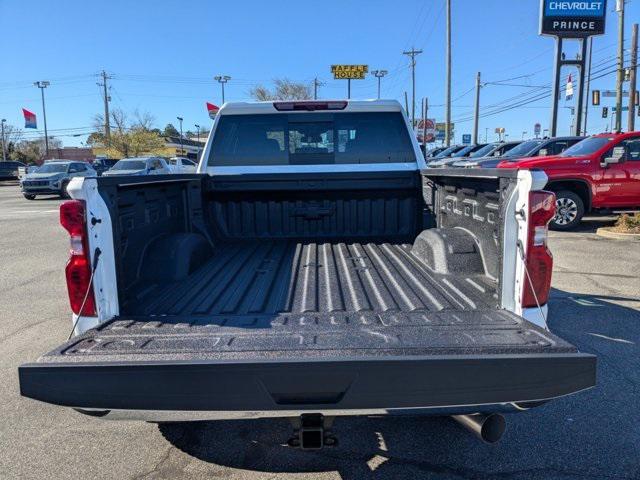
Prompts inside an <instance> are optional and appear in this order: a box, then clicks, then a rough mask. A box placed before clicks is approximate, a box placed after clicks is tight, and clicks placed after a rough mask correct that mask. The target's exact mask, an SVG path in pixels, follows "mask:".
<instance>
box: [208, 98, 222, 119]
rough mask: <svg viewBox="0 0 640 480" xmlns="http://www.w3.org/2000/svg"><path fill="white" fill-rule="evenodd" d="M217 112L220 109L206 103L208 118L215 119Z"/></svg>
mask: <svg viewBox="0 0 640 480" xmlns="http://www.w3.org/2000/svg"><path fill="white" fill-rule="evenodd" d="M219 110H220V107H217V106H215V105H214V104H213V103H209V102H207V111H208V112H209V118H211V119H213V118H215V116H216V114H217V113H218V111H219Z"/></svg>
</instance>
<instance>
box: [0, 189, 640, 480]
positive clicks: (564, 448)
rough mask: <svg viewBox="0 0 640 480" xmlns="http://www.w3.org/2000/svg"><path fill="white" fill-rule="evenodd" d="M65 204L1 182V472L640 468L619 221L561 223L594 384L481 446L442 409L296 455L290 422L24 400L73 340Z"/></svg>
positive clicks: (637, 280)
mask: <svg viewBox="0 0 640 480" xmlns="http://www.w3.org/2000/svg"><path fill="white" fill-rule="evenodd" d="M59 204H60V200H59V199H57V198H54V197H42V198H38V199H36V200H34V201H27V200H25V199H23V198H22V196H21V195H20V193H19V190H18V187H17V186H16V185H15V184H11V183H2V182H0V227H1V234H0V265H1V269H2V275H1V276H0V312H2V314H1V315H0V368H1V371H2V382H0V405H2V407H1V408H0V478H2V479H31V478H38V479H39V478H56V479H59V478H65V479H66V478H72V479H76V478H78V479H86V478H92V479H111V478H117V479H147V478H172V479H173V478H198V479H201V478H212V477H214V478H228V479H235V478H243V479H244V478H247V479H249V478H285V479H298V478H304V479H337V478H342V479H354V480H355V479H358V480H360V479H367V478H376V479H378V478H382V479H384V478H389V479H391V478H393V479H395V478H402V479H411V478H421V479H422V478H439V479H440V478H452V479H457V478H463V479H472V478H473V479H484V478H487V479H488V478H500V479H536V478H540V479H550V478H554V479H555V478H558V479H561V478H572V479H575V478H594V479H602V478H608V479H618V478H625V479H626V478H628V479H632V478H635V479H637V478H640V422H639V421H638V414H639V413H638V412H639V410H640V400H639V398H640V396H639V395H640V243H638V242H633V241H618V240H610V239H604V238H601V237H598V236H596V235H595V233H594V232H595V228H596V227H597V226H601V225H603V224H609V223H611V219H610V218H609V219H602V218H598V219H589V220H588V221H586V222H585V223H584V225H583V227H582V228H581V229H580V231H578V232H574V233H555V232H554V233H552V234H551V240H550V244H551V248H552V250H553V252H554V256H555V268H554V279H553V292H552V298H551V302H550V319H551V320H550V326H551V330H552V331H554V332H555V333H556V334H558V335H560V336H561V337H564V338H565V339H567V340H568V341H570V342H572V343H574V344H575V345H577V346H578V347H579V348H580V349H581V350H582V351H584V352H590V353H594V354H596V355H597V356H598V385H597V387H596V388H595V389H592V390H590V391H588V392H583V393H580V394H578V395H574V396H570V397H566V398H563V399H560V400H557V401H555V402H552V403H550V404H548V405H545V406H542V407H540V408H537V409H533V410H530V411H527V412H523V413H519V414H515V415H509V416H508V417H507V433H506V434H505V436H504V437H503V439H502V441H501V442H500V443H499V444H497V445H484V444H482V443H480V442H479V441H478V440H476V439H475V438H474V437H472V436H471V435H470V434H468V433H467V432H466V431H464V430H463V429H462V428H461V427H459V426H458V425H457V424H455V423H454V422H453V421H451V420H450V419H447V418H420V417H406V418H350V419H339V420H337V421H336V423H335V431H336V434H337V435H338V437H339V440H340V444H339V446H338V447H336V448H327V449H324V450H322V451H319V452H301V451H297V450H293V449H290V448H288V447H285V446H283V445H282V444H283V443H284V442H285V441H286V439H287V436H288V434H289V426H288V423H287V422H285V421H279V420H264V421H257V420H247V421H235V422H217V423H201V424H192V425H188V426H184V425H177V424H176V425H164V426H162V427H158V426H157V425H155V424H148V423H139V422H135V423H123V422H108V421H101V420H99V419H95V418H91V417H87V416H83V415H80V414H78V413H76V412H74V411H72V410H70V409H65V408H59V407H54V406H51V405H47V404H44V403H39V402H36V401H33V400H29V399H26V398H22V397H20V395H19V392H18V378H17V367H18V365H20V364H21V363H23V362H27V361H33V360H35V359H36V358H37V357H38V356H39V355H40V354H42V353H44V352H46V351H48V350H51V349H52V348H53V347H55V346H56V345H58V344H60V343H61V342H62V341H63V340H65V339H66V337H67V335H68V334H69V330H70V328H71V325H70V318H69V309H68V299H67V297H66V287H65V281H64V264H65V261H66V257H67V248H68V238H67V235H66V233H65V232H64V231H63V230H62V228H61V227H60V226H59V225H58V215H57V212H58V210H57V208H58V205H59Z"/></svg>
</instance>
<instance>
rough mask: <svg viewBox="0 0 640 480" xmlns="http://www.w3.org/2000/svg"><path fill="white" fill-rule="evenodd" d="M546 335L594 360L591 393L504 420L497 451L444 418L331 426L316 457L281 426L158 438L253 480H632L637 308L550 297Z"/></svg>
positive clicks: (179, 428)
mask: <svg viewBox="0 0 640 480" xmlns="http://www.w3.org/2000/svg"><path fill="white" fill-rule="evenodd" d="M609 300H611V301H617V300H623V301H630V302H638V304H637V306H635V305H634V307H635V308H628V307H624V306H620V305H616V304H614V303H611V301H609ZM550 327H551V330H552V331H553V332H554V333H556V334H558V335H559V336H561V337H563V338H564V339H566V340H568V341H570V342H571V343H573V344H574V345H576V346H577V347H578V348H579V349H580V350H581V351H583V352H589V353H594V354H596V355H597V356H598V385H597V387H596V388H594V389H591V390H589V391H586V392H581V393H579V394H576V395H571V396H568V397H565V398H560V399H556V400H555V401H552V402H550V403H549V404H547V405H544V406H542V407H538V408H535V409H532V410H529V411H526V412H522V413H518V414H511V415H507V416H506V418H507V432H506V433H505V436H504V437H503V439H502V440H501V442H500V443H498V444H496V445H485V444H483V443H481V442H480V441H479V440H477V439H476V438H475V437H473V436H471V434H469V433H468V432H466V431H465V430H464V429H462V428H461V427H460V426H458V425H457V424H456V423H454V422H453V421H452V420H450V419H449V418H446V417H413V416H411V417H409V416H406V417H375V418H374V417H368V418H367V417H348V418H339V419H337V420H336V422H335V424H334V429H333V430H334V433H335V434H336V436H337V437H338V439H339V442H340V443H339V445H338V446H337V447H333V448H325V449H324V450H321V451H300V450H295V449H291V448H289V447H286V446H284V444H285V442H286V441H287V439H288V437H289V435H290V433H291V429H290V426H289V423H288V422H287V421H286V420H280V419H278V420H273V419H269V420H267V419H265V420H238V421H219V422H200V423H191V424H185V423H183V424H181V423H174V424H162V425H160V426H159V429H160V432H161V433H162V435H163V436H164V437H165V438H166V439H167V440H168V441H169V442H171V443H172V444H173V445H174V446H175V447H176V448H178V449H180V450H182V451H183V452H185V453H187V454H188V455H191V456H193V457H196V458H198V459H200V460H203V461H205V462H209V463H212V464H217V465H221V466H225V467H233V468H238V469H248V470H254V471H259V472H270V473H293V472H313V473H316V474H317V473H319V472H337V473H339V475H340V476H341V478H343V479H349V480H356V479H358V480H359V479H369V478H371V479H373V478H375V479H379V478H389V479H392V478H393V479H396V478H402V479H411V478H466V479H483V478H496V477H499V478H509V479H534V478H540V479H543V478H544V479H549V478H569V477H571V478H585V477H592V478H605V477H606V478H639V476H640V466H639V462H638V445H640V428H638V421H637V415H638V406H639V404H638V394H640V388H639V386H640V348H639V346H640V300H638V299H633V298H629V299H627V298H619V297H612V298H607V297H604V296H589V295H573V294H571V293H568V292H563V291H559V290H554V291H553V292H552V302H551V305H550ZM523 374H526V373H525V372H523ZM310 478H313V474H312V475H311V476H310Z"/></svg>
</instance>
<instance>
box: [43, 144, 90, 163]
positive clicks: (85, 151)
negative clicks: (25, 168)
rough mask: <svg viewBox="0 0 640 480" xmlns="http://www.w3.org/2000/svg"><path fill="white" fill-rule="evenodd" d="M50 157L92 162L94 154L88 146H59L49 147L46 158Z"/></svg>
mask: <svg viewBox="0 0 640 480" xmlns="http://www.w3.org/2000/svg"><path fill="white" fill-rule="evenodd" d="M51 158H64V159H65V160H76V161H85V162H93V161H94V160H95V158H96V155H95V153H94V151H93V149H92V148H88V147H61V148H50V149H49V155H48V156H47V159H51Z"/></svg>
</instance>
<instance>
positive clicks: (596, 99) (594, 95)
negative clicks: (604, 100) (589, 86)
mask: <svg viewBox="0 0 640 480" xmlns="http://www.w3.org/2000/svg"><path fill="white" fill-rule="evenodd" d="M591 105H594V106H597V105H600V90H594V91H593V92H591Z"/></svg>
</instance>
